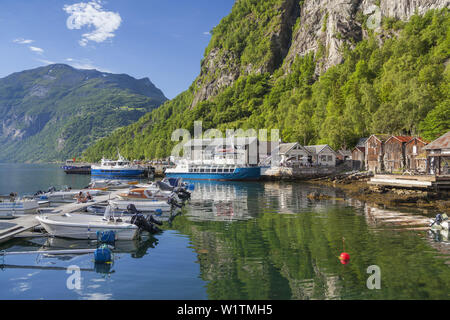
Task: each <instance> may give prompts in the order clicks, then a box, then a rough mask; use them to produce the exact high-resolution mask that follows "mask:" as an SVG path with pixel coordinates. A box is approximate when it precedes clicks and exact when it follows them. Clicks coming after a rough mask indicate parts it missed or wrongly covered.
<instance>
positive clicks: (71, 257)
mask: <svg viewBox="0 0 450 320" xmlns="http://www.w3.org/2000/svg"><path fill="white" fill-rule="evenodd" d="M29 242H31V243H33V244H34V245H40V248H39V251H49V250H76V249H96V248H97V247H98V242H97V241H96V240H74V239H65V238H57V237H49V238H46V239H44V238H35V239H30V240H29ZM157 245H158V239H157V238H155V237H154V236H152V235H149V236H148V237H142V240H140V241H139V240H126V241H116V242H115V243H114V245H113V246H112V252H113V254H115V255H117V254H127V253H128V254H130V256H131V257H132V258H134V259H140V258H142V257H144V256H145V255H146V254H148V250H149V249H154V248H155V247H156V246H157ZM83 255H89V254H71V253H67V254H57V255H52V254H48V253H46V254H41V255H39V262H40V263H39V264H40V265H41V266H39V267H36V266H33V268H34V269H36V268H40V269H43V270H46V269H47V268H48V267H46V266H45V265H42V264H43V263H42V262H43V260H48V259H50V260H52V259H56V260H59V261H65V262H71V261H76V260H78V259H79V257H80V256H83ZM51 264H52V265H54V262H51ZM113 267H114V261H113V263H107V264H102V263H94V268H84V269H83V270H82V271H95V272H97V273H102V274H110V273H114V272H115V270H114V269H113ZM24 268H25V267H24ZM51 268H52V269H55V268H57V267H55V266H52V267H51ZM61 269H64V270H66V267H64V268H63V267H61Z"/></svg>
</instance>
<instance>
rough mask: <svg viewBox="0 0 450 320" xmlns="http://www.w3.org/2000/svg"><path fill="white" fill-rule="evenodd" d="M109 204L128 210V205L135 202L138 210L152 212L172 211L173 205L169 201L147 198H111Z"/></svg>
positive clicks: (117, 208)
mask: <svg viewBox="0 0 450 320" xmlns="http://www.w3.org/2000/svg"><path fill="white" fill-rule="evenodd" d="M109 204H110V205H111V207H112V208H114V209H115V210H127V208H128V205H130V204H134V205H135V206H136V209H137V210H138V211H144V212H152V211H160V210H161V211H171V210H172V205H170V204H169V203H167V201H161V200H146V201H142V200H141V201H135V200H131V201H130V200H110V201H109Z"/></svg>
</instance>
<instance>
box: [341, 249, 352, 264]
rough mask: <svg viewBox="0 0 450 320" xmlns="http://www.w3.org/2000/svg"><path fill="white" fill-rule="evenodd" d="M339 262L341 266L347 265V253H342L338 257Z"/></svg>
mask: <svg viewBox="0 0 450 320" xmlns="http://www.w3.org/2000/svg"><path fill="white" fill-rule="evenodd" d="M339 260H341V263H342V264H347V263H349V262H350V255H349V254H348V253H347V252H342V253H341V255H340V256H339Z"/></svg>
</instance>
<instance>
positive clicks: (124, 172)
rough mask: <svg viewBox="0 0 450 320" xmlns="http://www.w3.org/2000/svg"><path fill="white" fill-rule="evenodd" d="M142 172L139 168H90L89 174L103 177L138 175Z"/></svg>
mask: <svg viewBox="0 0 450 320" xmlns="http://www.w3.org/2000/svg"><path fill="white" fill-rule="evenodd" d="M143 174H144V170H141V169H116V170H115V169H94V168H92V169H91V176H103V177H139V176H142V175H143Z"/></svg>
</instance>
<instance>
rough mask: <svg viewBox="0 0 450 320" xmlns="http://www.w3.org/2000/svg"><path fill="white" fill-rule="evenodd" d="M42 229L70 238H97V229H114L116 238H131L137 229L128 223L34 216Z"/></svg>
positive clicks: (134, 236) (57, 235)
mask: <svg viewBox="0 0 450 320" xmlns="http://www.w3.org/2000/svg"><path fill="white" fill-rule="evenodd" d="M36 219H37V220H38V221H39V222H40V224H41V225H42V226H43V227H44V229H45V230H46V231H47V232H48V233H49V234H51V235H52V236H55V237H63V238H71V239H97V231H100V232H101V231H114V233H115V236H116V238H115V239H116V240H133V239H135V238H137V236H138V232H139V229H138V228H137V226H135V225H132V224H128V223H115V222H106V221H105V222H99V221H94V222H86V223H83V222H71V221H66V222H63V221H55V220H52V219H51V218H49V217H46V216H44V217H40V216H38V217H36Z"/></svg>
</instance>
